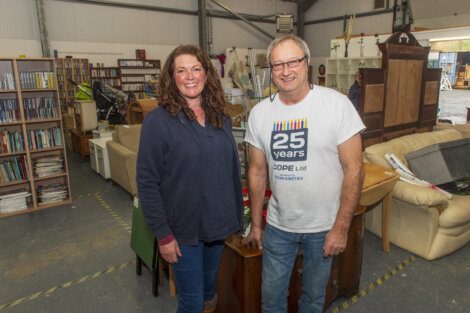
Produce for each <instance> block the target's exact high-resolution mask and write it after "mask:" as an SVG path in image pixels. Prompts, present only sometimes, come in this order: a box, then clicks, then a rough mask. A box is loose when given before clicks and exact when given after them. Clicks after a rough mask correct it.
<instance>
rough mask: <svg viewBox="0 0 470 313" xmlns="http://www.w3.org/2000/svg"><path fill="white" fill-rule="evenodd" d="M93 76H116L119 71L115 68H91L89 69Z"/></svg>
mask: <svg viewBox="0 0 470 313" xmlns="http://www.w3.org/2000/svg"><path fill="white" fill-rule="evenodd" d="M91 76H93V77H118V76H119V71H118V69H116V68H93V69H91Z"/></svg>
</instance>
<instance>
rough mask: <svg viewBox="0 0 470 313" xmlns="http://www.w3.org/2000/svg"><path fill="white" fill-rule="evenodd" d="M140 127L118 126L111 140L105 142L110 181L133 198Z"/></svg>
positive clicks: (135, 186) (135, 192) (135, 190)
mask: <svg viewBox="0 0 470 313" xmlns="http://www.w3.org/2000/svg"><path fill="white" fill-rule="evenodd" d="M141 126H142V125H140V124H138V125H118V126H116V127H115V132H114V133H113V140H110V141H108V142H106V146H107V148H108V157H109V169H110V171H111V180H112V181H113V182H115V183H117V184H119V185H120V186H121V187H123V188H124V189H126V190H127V191H128V192H129V193H130V194H131V195H133V196H135V195H136V194H137V183H136V179H135V176H136V164H137V151H138V150H139V138H140V128H141Z"/></svg>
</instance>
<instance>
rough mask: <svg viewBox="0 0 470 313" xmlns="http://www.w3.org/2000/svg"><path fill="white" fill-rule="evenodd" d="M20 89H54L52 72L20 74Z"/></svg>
mask: <svg viewBox="0 0 470 313" xmlns="http://www.w3.org/2000/svg"><path fill="white" fill-rule="evenodd" d="M20 84H21V88H22V89H35V88H55V74H54V72H20Z"/></svg>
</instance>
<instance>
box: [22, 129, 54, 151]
mask: <svg viewBox="0 0 470 313" xmlns="http://www.w3.org/2000/svg"><path fill="white" fill-rule="evenodd" d="M27 136H28V147H29V149H33V150H37V149H43V148H51V147H57V146H62V136H61V134H60V128H59V127H51V128H48V129H36V130H28V131H27Z"/></svg>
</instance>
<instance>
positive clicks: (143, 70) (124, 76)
mask: <svg viewBox="0 0 470 313" xmlns="http://www.w3.org/2000/svg"><path fill="white" fill-rule="evenodd" d="M118 66H119V71H120V73H121V90H122V91H124V92H126V93H129V92H133V93H134V94H135V96H136V98H137V99H143V98H145V96H144V95H145V92H144V86H145V83H146V82H149V81H155V80H157V79H158V78H159V77H160V71H161V65H160V60H139V59H118Z"/></svg>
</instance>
